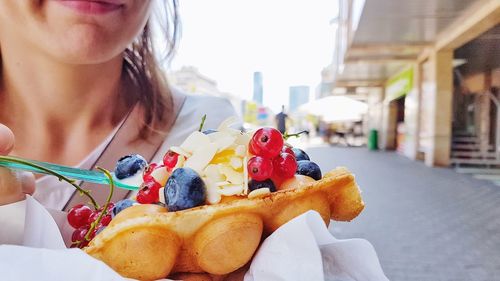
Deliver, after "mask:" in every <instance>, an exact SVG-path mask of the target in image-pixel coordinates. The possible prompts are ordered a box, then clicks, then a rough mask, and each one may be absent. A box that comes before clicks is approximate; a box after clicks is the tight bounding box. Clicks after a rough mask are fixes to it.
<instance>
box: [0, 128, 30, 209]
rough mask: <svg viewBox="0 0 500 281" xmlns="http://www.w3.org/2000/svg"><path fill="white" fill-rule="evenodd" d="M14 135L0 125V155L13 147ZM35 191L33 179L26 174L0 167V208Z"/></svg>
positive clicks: (7, 152)
mask: <svg viewBox="0 0 500 281" xmlns="http://www.w3.org/2000/svg"><path fill="white" fill-rule="evenodd" d="M14 141H15V139H14V134H13V133H12V131H11V130H10V129H9V128H7V127H6V126H5V125H3V124H0V155H7V154H9V152H10V151H11V150H12V148H13V147H14ZM34 191H35V177H34V176H33V174H31V173H27V172H14V171H11V170H9V169H6V168H2V167H0V206H3V205H7V204H11V203H15V202H18V201H22V200H24V198H25V197H26V196H25V195H26V194H33V192H34Z"/></svg>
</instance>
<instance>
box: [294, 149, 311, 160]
mask: <svg viewBox="0 0 500 281" xmlns="http://www.w3.org/2000/svg"><path fill="white" fill-rule="evenodd" d="M292 150H293V154H295V159H297V161H300V160H311V159H310V158H309V155H307V153H306V152H305V151H304V150H302V149H300V148H296V147H293V148H292Z"/></svg>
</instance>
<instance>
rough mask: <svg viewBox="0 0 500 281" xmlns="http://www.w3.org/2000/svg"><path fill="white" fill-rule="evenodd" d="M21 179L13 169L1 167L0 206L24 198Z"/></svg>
mask: <svg viewBox="0 0 500 281" xmlns="http://www.w3.org/2000/svg"><path fill="white" fill-rule="evenodd" d="M24 197H25V194H24V193H23V192H22V185H21V181H20V180H19V178H18V176H17V175H16V174H15V173H14V172H13V171H11V170H9V169H6V168H0V206H2V205H6V204H10V203H14V202H18V201H21V200H24Z"/></svg>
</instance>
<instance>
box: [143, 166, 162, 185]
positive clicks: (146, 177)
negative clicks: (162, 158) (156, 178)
mask: <svg viewBox="0 0 500 281" xmlns="http://www.w3.org/2000/svg"><path fill="white" fill-rule="evenodd" d="M157 166H158V164H156V163H151V164H149V165H148V166H147V167H146V169H144V172H143V174H142V180H143V181H145V182H146V181H150V180H153V177H152V176H151V173H152V172H153V171H154V170H155V169H156V167H157Z"/></svg>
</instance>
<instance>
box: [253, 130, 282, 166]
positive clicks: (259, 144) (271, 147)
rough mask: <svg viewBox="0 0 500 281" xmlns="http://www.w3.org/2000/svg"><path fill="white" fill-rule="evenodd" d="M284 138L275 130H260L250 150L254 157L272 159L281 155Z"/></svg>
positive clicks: (255, 135)
mask: <svg viewBox="0 0 500 281" xmlns="http://www.w3.org/2000/svg"><path fill="white" fill-rule="evenodd" d="M283 143H284V141H283V136H282V135H281V133H280V132H279V131H278V130H276V129H274V128H260V129H258V130H257V131H256V132H255V133H254V134H253V137H252V139H251V140H250V144H249V150H250V153H252V154H253V155H258V156H262V157H264V158H267V159H272V158H274V157H276V156H278V154H279V153H280V151H281V149H282V148H283Z"/></svg>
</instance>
